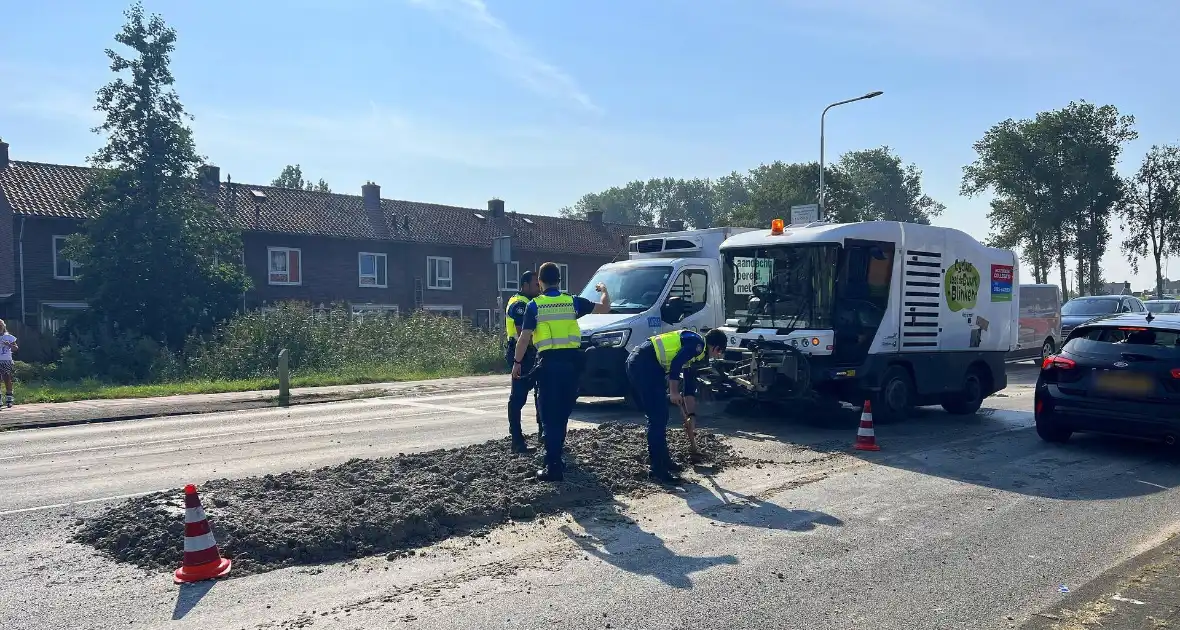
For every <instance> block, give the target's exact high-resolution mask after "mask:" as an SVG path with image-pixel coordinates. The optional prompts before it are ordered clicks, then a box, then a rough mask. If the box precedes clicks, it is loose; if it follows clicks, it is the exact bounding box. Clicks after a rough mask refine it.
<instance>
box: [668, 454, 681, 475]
mask: <svg viewBox="0 0 1180 630" xmlns="http://www.w3.org/2000/svg"><path fill="white" fill-rule="evenodd" d="M664 470H667V471H668V472H670V473H677V474H678V473H682V472H684V471H685V470H686V469H685V467H684V464H678V463H676V460H674V459H672V458H671V457H669V458H668V459H665V460H664Z"/></svg>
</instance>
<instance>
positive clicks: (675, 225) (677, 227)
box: [668, 219, 684, 232]
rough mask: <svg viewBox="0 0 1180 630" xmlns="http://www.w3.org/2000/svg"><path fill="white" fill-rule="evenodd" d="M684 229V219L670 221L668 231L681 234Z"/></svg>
mask: <svg viewBox="0 0 1180 630" xmlns="http://www.w3.org/2000/svg"><path fill="white" fill-rule="evenodd" d="M683 229H684V219H668V231H670V232H679V231H681V230H683Z"/></svg>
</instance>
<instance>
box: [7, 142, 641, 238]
mask: <svg viewBox="0 0 1180 630" xmlns="http://www.w3.org/2000/svg"><path fill="white" fill-rule="evenodd" d="M90 174H91V169H89V168H86V167H80V166H62V165H58V164H43V163H40V162H22V161H12V162H10V163H9V166H8V168H7V169H5V170H3V171H0V191H2V192H3V193H4V195H5V196H6V197H7V199H8V202H9V204H10V205H11V206H12V209H13V211H14V212H16V213H17V214H23V215H31V216H46V217H63V218H73V219H81V218H84V214H83V213H82V211H81V210H80V209H79V208H78V206H77V204H76V203H75V200H76V199H77V198H78V197H79V195H81V193H82V191H83V190H84V189H85V187H86V185H87V183H88V182H89V179H90ZM255 191H257V192H258V193H261V194H262V195H265V201H262V202H261V203H258V204H257V207H256V206H255V200H256V199H257V198H258V195H256V194H255ZM218 206H219V207H220V208H222V209H223V210H225V211H226V212H227V214H228V215H229V216H231V217H234V218H235V219H236V222H237V223H238V225H239V226H240V227H241V228H242V229H244V230H249V231H259V232H280V233H286V234H314V235H323V236H337V237H343V238H356V239H372V240H391V241H396V242H403V243H423V244H433V245H460V246H471V247H490V246H491V244H492V239H493V238H496V237H498V236H506V235H509V234H511V235H512V237H513V238H512V247H513V249H521V250H527V251H540V252H562V253H572V254H587V255H603V254H608V253H617V252H619V251H623V247H622V243H623V239H624V238H625V237H626V236H631V235H639V234H650V233H653V232H657V231H659V230H657V229H655V228H651V227H646V226H635V225H621V224H616V223H600V224H593V223H591V222H590V221H583V220H577V219H565V218H561V217H554V216H543V215H526V214H515V213H512V212H508V213H506V214H505V215H503V216H502V217H498V218H496V217H492V216H491V214H490V213H489V212H488V210H487V209H486V208H485V209H475V208H459V207H456V206H443V205H438V204H432V203H419V202H415V201H400V200H395V199H382V200H381V210H380V212H366V211H365V207H364V201H363V200H362V198H361V196H360V195H342V194H338V193H321V192H313V191H305V190H296V189H290V188H275V187H272V186H256V185H251V184H239V183H237V182H234V183H233V184H232V191H231V190H230V186H229V185H227V184H225V183H222V184H221V186H220V191H219V195H218ZM477 214H478V215H479V216H477ZM480 217H483V218H480Z"/></svg>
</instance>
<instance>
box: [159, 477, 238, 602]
mask: <svg viewBox="0 0 1180 630" xmlns="http://www.w3.org/2000/svg"><path fill="white" fill-rule="evenodd" d="M232 564H233V561H231V560H229V559H227V558H222V557H221V551H220V550H218V549H217V540H215V539H214V538H213V529H212V528H211V527H210V526H209V519H207V518H205V508H203V507H201V497H199V496H197V487H196V486H194V485H193V484H191V483H190V484H189V485H187V486H185V487H184V560H182V561H181V564H180V568H179V569H177V570H176V573H174V574H173V577H174V581H175V582H176V583H177V584H184V583H186V582H200V581H203V580H212V579H214V578H220V577H225V576H227V575H229V568H230V565H232Z"/></svg>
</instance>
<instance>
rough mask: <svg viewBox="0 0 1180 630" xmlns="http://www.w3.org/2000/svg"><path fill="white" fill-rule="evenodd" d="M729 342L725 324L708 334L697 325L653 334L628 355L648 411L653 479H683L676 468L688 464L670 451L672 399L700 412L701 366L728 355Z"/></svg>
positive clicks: (629, 374)
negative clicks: (698, 373) (698, 372)
mask: <svg viewBox="0 0 1180 630" xmlns="http://www.w3.org/2000/svg"><path fill="white" fill-rule="evenodd" d="M725 346H726V339H725V333H724V332H722V331H720V330H711V331H709V332H708V334H706V335H705V336H704V337H702V336H701V335H700V333H697V332H695V331H692V330H674V331H672V332H667V333H664V334H661V335H656V336H654V337H651V338H649V339H648V340H647V341H644V342H643V343H642V344H640V345H638V346H636V348H635V349H634V350H632V351H631V355H630V356H628V357H627V379H628V380H629V381H631V389H632V390H633V391H634V392H635V393H636V395H637V397H638V399H639V402H640V404H641V405H642V406H643V413H644V415H646V416H647V455H648V458H649V461H650V462H651V477H652V478H653V479H655V480H657V481H661V482H664V483H677V482H679V481H680V478H679V477H677V476H676V473H678V472H680V471H682V470H683V467H682V466H680V465H679V464H677V463H676V462H674V461H672V456H671V454H669V453H668V400H669V399H671V401H672V404H674V405H677V406H680V405H682V404H683V407H684V410H685V413H686V414H688V415H690V416H691V415H692V414H694V413H696V369H697V368H698V367H700V366H701V365H703V364H704V363H705V362H706V361H707V359H708V358H710V357H712V358H717V357H721V356H722V355H724V354H725ZM706 348H707V350H706ZM681 383H683V385H684V392H683V395H682V394H681Z"/></svg>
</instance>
